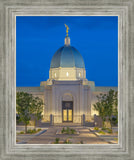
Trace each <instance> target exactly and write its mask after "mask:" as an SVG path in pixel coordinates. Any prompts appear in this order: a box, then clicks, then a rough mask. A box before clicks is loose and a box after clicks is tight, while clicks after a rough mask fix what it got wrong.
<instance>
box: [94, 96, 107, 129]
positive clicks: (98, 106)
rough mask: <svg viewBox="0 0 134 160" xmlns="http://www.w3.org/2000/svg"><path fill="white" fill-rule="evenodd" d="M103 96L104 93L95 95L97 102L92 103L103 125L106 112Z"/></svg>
mask: <svg viewBox="0 0 134 160" xmlns="http://www.w3.org/2000/svg"><path fill="white" fill-rule="evenodd" d="M105 96H106V94H102V93H101V94H100V95H99V96H96V97H97V99H98V102H97V103H96V104H93V106H94V109H95V110H96V111H98V113H99V116H100V117H101V118H102V123H103V127H104V123H105V121H106V116H105V115H106V114H105V105H104V104H105Z"/></svg>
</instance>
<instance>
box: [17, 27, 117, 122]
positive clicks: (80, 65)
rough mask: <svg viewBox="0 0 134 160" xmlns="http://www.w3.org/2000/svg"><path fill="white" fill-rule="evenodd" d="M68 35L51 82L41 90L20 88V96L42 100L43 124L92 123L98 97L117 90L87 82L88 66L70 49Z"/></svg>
mask: <svg viewBox="0 0 134 160" xmlns="http://www.w3.org/2000/svg"><path fill="white" fill-rule="evenodd" d="M66 28H67V30H66V32H67V35H66V37H65V42H64V46H63V47H61V48H59V49H58V50H57V51H56V52H55V54H54V55H53V57H52V60H51V65H50V70H49V79H48V80H47V81H43V82H41V83H40V86H39V87H17V92H21V91H23V92H28V93H31V94H33V95H34V96H38V97H40V98H41V99H43V102H44V106H43V107H44V111H43V120H42V121H43V122H45V121H50V115H53V117H54V123H56V124H57V123H64V122H66V123H67V122H72V123H81V117H82V115H85V120H86V121H89V122H90V121H93V118H94V115H95V114H96V115H97V114H98V113H97V111H95V110H94V108H93V104H94V103H95V102H96V101H97V99H96V96H97V95H98V94H100V93H107V92H108V91H109V90H110V89H113V90H115V91H117V87H96V86H95V82H94V81H88V80H87V79H86V70H85V63H84V60H83V57H82V55H81V54H80V53H79V51H78V50H77V49H76V48H74V47H72V46H71V43H70V37H69V36H68V26H66Z"/></svg>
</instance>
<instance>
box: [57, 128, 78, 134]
mask: <svg viewBox="0 0 134 160" xmlns="http://www.w3.org/2000/svg"><path fill="white" fill-rule="evenodd" d="M56 134H65V135H68V134H69V135H79V131H78V130H77V129H73V128H70V127H63V128H59V129H58V130H57V132H56Z"/></svg>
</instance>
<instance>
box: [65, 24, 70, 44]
mask: <svg viewBox="0 0 134 160" xmlns="http://www.w3.org/2000/svg"><path fill="white" fill-rule="evenodd" d="M65 27H66V37H65V45H66V46H69V45H70V38H69V37H68V30H69V27H68V25H66V24H65Z"/></svg>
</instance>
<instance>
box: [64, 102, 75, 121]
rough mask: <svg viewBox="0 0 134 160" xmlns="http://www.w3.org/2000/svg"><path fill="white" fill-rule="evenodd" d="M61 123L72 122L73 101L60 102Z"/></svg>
mask: <svg viewBox="0 0 134 160" xmlns="http://www.w3.org/2000/svg"><path fill="white" fill-rule="evenodd" d="M62 121H63V122H73V101H62Z"/></svg>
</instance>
